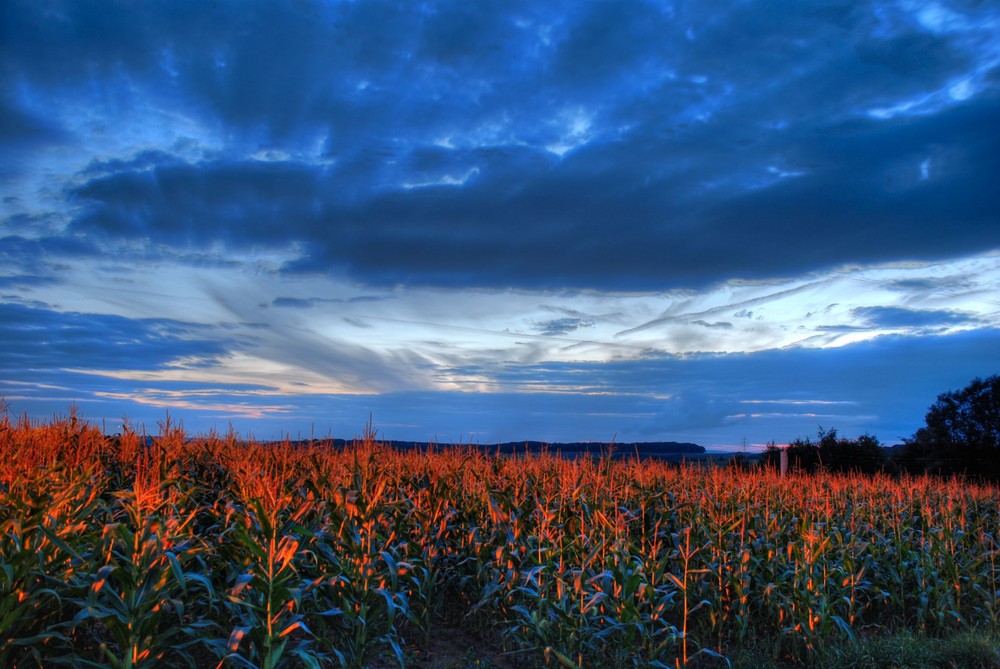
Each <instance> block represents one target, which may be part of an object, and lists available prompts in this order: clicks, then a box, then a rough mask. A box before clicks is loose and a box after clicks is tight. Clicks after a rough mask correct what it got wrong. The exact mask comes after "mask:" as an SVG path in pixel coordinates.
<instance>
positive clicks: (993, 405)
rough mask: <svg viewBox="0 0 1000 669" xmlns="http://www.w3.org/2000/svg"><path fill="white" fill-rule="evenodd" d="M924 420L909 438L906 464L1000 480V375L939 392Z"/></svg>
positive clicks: (909, 467) (904, 454)
mask: <svg viewBox="0 0 1000 669" xmlns="http://www.w3.org/2000/svg"><path fill="white" fill-rule="evenodd" d="M924 420H925V422H926V425H925V426H924V427H922V428H920V429H919V430H917V432H916V434H914V435H913V438H912V439H909V440H906V444H905V447H904V449H903V452H902V454H901V455H902V458H901V460H903V461H904V466H906V467H907V468H908V469H911V470H912V469H913V468H915V467H920V468H922V469H923V471H926V472H929V473H936V474H965V475H970V476H975V477H980V478H987V479H990V480H1000V375H993V376H990V377H988V378H986V379H980V378H976V379H973V380H972V381H971V382H970V383H969V385H967V386H966V387H965V388H963V389H961V390H956V391H949V392H946V393H942V394H941V395H938V397H937V401H936V402H935V403H934V404H933V405H931V407H930V409H928V411H927V415H926V416H925V419H924Z"/></svg>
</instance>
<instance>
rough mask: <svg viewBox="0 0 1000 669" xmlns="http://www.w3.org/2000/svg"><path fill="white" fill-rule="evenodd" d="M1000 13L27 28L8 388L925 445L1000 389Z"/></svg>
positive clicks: (198, 421) (6, 306)
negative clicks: (926, 438)
mask: <svg viewBox="0 0 1000 669" xmlns="http://www.w3.org/2000/svg"><path fill="white" fill-rule="evenodd" d="M997 128H1000V7H997V6H996V5H995V4H994V3H984V2H971V1H970V2H962V1H954V2H916V1H911V0H896V1H888V2H850V3H836V2H834V3H823V2H810V3H801V2H785V3H782V2H767V3H764V2H742V3H734V2H724V3H714V2H686V3H668V2H659V3H645V2H618V1H615V2H593V3H579V2H567V3H545V2H525V3H517V2H510V1H506V0H505V1H504V2H497V3H490V2H472V3H470V2H437V3H435V2H425V3H417V2H403V3H398V4H394V3H384V2H309V1H302V2H295V3H279V2H218V3H210V4H206V3H200V2H176V1H171V2H144V3H131V2H120V3H115V2H106V1H103V0H102V1H100V2H97V1H95V2H81V1H72V2H45V1H41V0H32V1H30V2H27V1H25V2H18V1H16V0H9V1H7V2H4V3H3V4H2V6H0V198H2V209H0V261H2V262H0V395H2V396H3V397H4V398H5V399H6V401H7V402H8V403H9V404H10V405H11V408H12V409H13V410H14V411H17V412H21V411H27V412H29V413H30V414H32V415H34V416H38V417H46V416H50V415H51V414H53V413H62V412H65V411H66V408H67V406H68V405H69V403H70V402H75V403H76V404H77V405H78V406H79V408H80V411H81V413H82V414H83V415H84V416H86V417H88V418H91V419H94V420H105V421H107V423H108V424H109V429H110V428H113V426H114V425H115V424H116V422H120V419H121V417H122V416H123V415H127V416H129V417H131V418H132V419H133V420H135V421H137V422H140V423H145V424H146V425H147V427H148V428H149V429H151V430H155V423H156V421H157V420H160V419H162V418H163V417H164V415H165V413H166V412H167V411H170V412H171V413H172V414H174V415H175V416H177V417H179V418H182V419H183V420H184V422H185V425H186V426H187V428H188V429H189V430H190V431H192V432H201V431H206V430H208V429H210V428H212V427H216V428H220V429H225V428H226V427H227V426H228V425H229V423H232V424H233V425H234V427H236V429H237V430H239V431H241V432H242V433H244V434H248V433H253V434H254V435H256V436H258V437H260V438H270V437H273V436H278V435H280V434H282V433H291V434H292V435H293V436H294V435H297V434H302V435H308V434H309V433H314V434H320V435H324V434H332V435H335V436H351V435H353V434H355V433H357V432H358V431H359V429H360V428H361V426H362V425H363V424H364V423H365V421H366V420H367V418H368V414H369V413H372V414H373V417H374V422H375V425H376V427H378V428H379V429H380V431H381V434H382V435H383V436H385V437H387V438H396V439H439V440H471V441H479V442H483V443H491V442H496V441H507V440H516V439H541V440H550V441H565V440H596V441H608V440H610V439H612V438H613V437H615V436H616V435H617V437H616V438H617V439H618V440H619V441H623V440H624V441H631V440H660V439H676V440H683V441H695V442H698V443H702V444H704V445H706V446H713V445H736V444H740V443H741V442H742V440H743V439H744V437H745V438H746V439H747V441H748V442H749V443H752V444H763V443H764V442H765V441H768V440H772V439H773V440H776V441H778V442H782V441H787V440H789V439H793V438H795V437H797V436H809V435H813V434H815V432H816V430H817V428H818V427H819V426H821V425H822V426H823V427H825V428H837V429H839V430H840V431H841V433H842V434H846V435H856V434H860V433H862V432H866V431H867V432H870V433H874V434H876V435H877V436H879V437H880V438H882V439H883V440H884V441H887V442H894V441H896V440H897V439H898V438H900V437H903V436H908V435H910V434H912V432H913V431H914V430H916V429H917V428H918V427H919V426H920V424H921V421H922V418H923V414H924V412H925V411H926V409H927V407H928V406H929V405H930V404H931V403H932V402H933V401H934V398H935V396H936V395H937V394H938V393H940V392H943V391H945V390H949V389H953V388H958V387H961V386H964V385H965V384H966V383H967V382H968V381H969V380H971V378H973V377H974V376H986V375H989V374H994V373H997V372H1000V197H998V193H997V186H996V183H997V175H998V174H1000V133H998V132H997Z"/></svg>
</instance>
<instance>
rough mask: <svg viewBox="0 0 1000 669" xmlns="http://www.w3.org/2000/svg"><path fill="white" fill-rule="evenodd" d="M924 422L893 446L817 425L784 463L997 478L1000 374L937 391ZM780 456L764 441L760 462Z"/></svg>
mask: <svg viewBox="0 0 1000 669" xmlns="http://www.w3.org/2000/svg"><path fill="white" fill-rule="evenodd" d="M924 422H925V425H924V426H923V427H921V428H920V429H918V430H917V431H916V433H914V434H913V436H911V437H909V438H907V439H904V440H903V443H902V444H900V445H898V446H892V447H885V446H883V445H882V444H881V443H880V442H879V440H878V438H877V437H875V436H873V435H869V434H864V435H861V436H860V437H858V438H856V439H845V438H842V437H840V436H839V435H838V434H837V431H836V430H835V429H830V430H824V429H823V428H822V427H821V428H820V429H819V433H818V435H817V439H816V441H813V440H812V439H809V438H805V439H803V438H799V439H796V440H795V441H793V442H791V443H790V444H788V446H787V447H785V449H786V451H787V454H788V466H789V468H790V469H792V470H795V471H800V472H804V473H813V472H816V471H820V470H823V471H833V472H861V473H875V472H889V473H898V474H902V473H908V474H933V475H938V476H963V477H968V478H973V479H979V480H985V481H995V482H1000V375H993V376H990V377H987V378H985V379H980V378H976V379H973V380H972V381H971V382H970V383H969V384H968V385H967V386H965V387H964V388H962V389H960V390H953V391H948V392H945V393H942V394H940V395H938V397H937V400H936V401H935V402H934V404H932V405H931V407H930V408H929V409H928V411H927V414H926V416H925V418H924ZM780 456H781V448H780V447H778V446H777V445H776V444H774V443H773V442H772V443H769V444H768V445H767V447H766V448H765V450H764V455H763V462H764V465H765V466H767V467H771V468H777V467H778V466H779V462H780ZM738 464H739V463H738Z"/></svg>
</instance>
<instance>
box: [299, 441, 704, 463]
mask: <svg viewBox="0 0 1000 669" xmlns="http://www.w3.org/2000/svg"><path fill="white" fill-rule="evenodd" d="M381 441H382V443H385V444H386V445H388V446H391V447H393V448H398V449H400V450H422V451H424V450H427V449H429V448H434V449H444V448H454V447H455V446H456V445H455V444H437V443H434V444H432V443H429V442H425V441H396V440H381ZM294 443H303V444H306V443H310V442H308V441H305V442H294ZM313 443H325V444H330V445H332V446H334V447H343V446H347V445H350V444H351V443H353V441H352V440H349V439H316V440H314V441H313ZM457 446H459V447H469V446H472V447H473V448H479V449H482V450H483V451H486V452H488V453H501V454H503V455H514V454H517V453H552V454H556V455H563V456H568V457H575V456H577V455H595V456H601V455H605V454H610V455H611V457H612V458H615V459H620V458H632V457H636V456H638V457H640V458H658V459H669V460H679V459H681V458H682V457H684V456H689V455H702V454H704V453H705V448H704V447H703V446H699V445H698V444H691V443H687V442H678V441H640V442H632V443H627V444H607V443H602V442H592V441H574V442H567V443H549V442H543V441H508V442H505V443H502V444H458V445H457Z"/></svg>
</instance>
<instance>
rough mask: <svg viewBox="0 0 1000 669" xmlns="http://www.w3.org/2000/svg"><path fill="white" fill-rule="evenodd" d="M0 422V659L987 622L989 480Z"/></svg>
mask: <svg viewBox="0 0 1000 669" xmlns="http://www.w3.org/2000/svg"><path fill="white" fill-rule="evenodd" d="M375 436H376V435H375V434H374V432H373V431H371V430H370V429H368V430H367V431H366V433H365V434H364V435H363V437H362V438H360V439H358V440H357V441H356V443H355V444H354V446H353V447H349V448H341V449H334V448H332V447H330V446H328V445H323V444H313V445H306V446H302V445H293V444H290V443H285V444H259V443H253V442H246V441H243V440H241V439H239V438H238V436H237V435H235V434H233V433H230V434H226V435H220V434H214V433H213V434H209V435H207V436H205V437H200V438H196V439H188V437H187V436H186V435H185V434H184V432H183V430H182V429H180V428H179V427H177V426H175V425H172V424H171V423H170V422H169V420H168V421H165V422H164V423H161V425H160V429H159V435H158V436H157V438H156V439H154V440H147V439H145V438H143V436H142V435H141V434H140V433H138V432H137V431H135V430H134V429H131V428H130V427H129V426H128V425H126V428H125V429H124V431H123V433H122V434H119V435H116V436H115V437H106V436H105V435H104V434H103V433H102V431H101V430H100V429H98V428H97V427H95V426H93V425H89V424H87V423H86V422H84V421H79V420H77V419H76V417H75V416H74V415H72V414H71V417H69V418H59V419H53V420H52V421H50V422H47V423H38V422H33V421H31V420H29V419H28V418H26V417H25V418H20V419H13V418H11V417H9V416H6V415H4V416H3V417H2V419H0V492H2V497H0V523H2V532H0V666H3V667H18V668H21V667H36V666H44V667H53V666H71V667H109V666H110V667H114V668H116V669H117V668H119V667H217V666H218V667H236V668H249V667H259V668H267V669H276V668H278V667H308V668H314V667H365V666H369V665H370V664H372V663H373V662H375V661H376V659H377V658H382V659H380V660H378V661H384V658H395V659H394V662H395V663H397V664H398V665H399V666H406V664H407V662H408V661H409V658H410V657H411V654H410V652H409V649H413V648H419V647H420V646H421V645H422V644H424V643H426V642H427V640H428V639H429V638H430V637H431V635H432V634H433V633H434V630H435V627H436V626H438V625H441V624H443V622H442V621H445V620H450V621H452V622H450V623H448V624H454V621H455V620H458V621H459V623H458V624H461V625H463V626H467V628H468V629H473V630H477V631H478V632H479V633H480V634H482V635H483V638H488V639H491V640H495V643H496V645H497V646H498V647H499V648H501V649H502V650H503V652H504V653H505V654H506V655H505V656H506V657H509V658H510V659H511V662H513V663H516V664H518V665H520V666H525V667H533V666H565V667H608V666H610V667H628V666H642V667H681V666H684V665H689V666H724V665H725V660H724V656H725V655H726V654H727V653H728V652H731V651H732V650H733V649H737V648H740V647H742V646H743V645H744V644H746V643H747V642H749V641H750V640H755V641H758V642H759V640H761V639H766V640H769V642H773V644H772V645H773V648H774V654H775V656H776V657H781V658H784V659H786V660H790V661H796V662H801V663H804V664H808V663H811V662H815V659H816V658H817V657H822V654H823V652H824V649H825V648H826V647H827V646H828V645H829V644H832V643H840V644H842V643H847V642H850V640H852V639H853V638H855V637H856V636H861V635H870V634H878V633H881V632H886V631H892V630H899V629H908V630H914V631H918V632H921V633H926V634H930V635H935V634H947V633H949V632H952V631H955V630H959V629H965V628H973V627H979V626H983V627H985V626H995V625H996V624H997V622H998V617H1000V597H998V595H1000V583H998V580H997V560H998V552H997V548H998V547H997V543H998V530H1000V528H998V523H1000V513H998V511H1000V509H998V505H1000V497H998V494H997V490H996V489H994V488H990V487H979V486H976V485H969V484H965V483H962V482H958V481H939V480H933V479H928V478H903V479H892V478H888V477H882V476H875V477H861V476H856V477H852V476H826V475H818V476H813V477H808V478H800V477H795V476H792V477H788V478H778V477H777V476H776V475H775V474H772V473H768V472H765V471H754V472H742V471H737V470H735V469H727V468H699V467H680V468H678V467H672V466H668V465H666V464H661V463H657V462H649V461H646V462H639V461H636V460H632V461H628V460H624V461H622V460H611V459H610V458H595V459H588V458H582V459H577V460H567V459H560V458H558V457H555V456H547V455H541V456H531V457H510V456H499V455H495V454H490V453H489V452H488V449H485V450H483V449H474V448H447V449H440V450H438V451H429V452H419V451H406V452H403V451H397V450H393V449H391V448H389V447H387V446H385V445H382V444H380V443H378V441H377V439H376V438H375Z"/></svg>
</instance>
